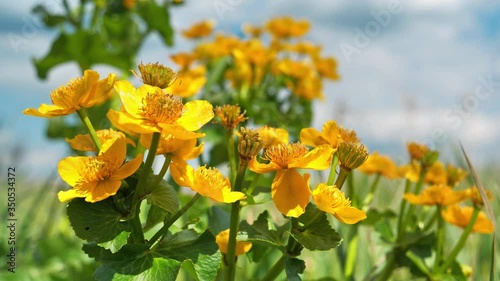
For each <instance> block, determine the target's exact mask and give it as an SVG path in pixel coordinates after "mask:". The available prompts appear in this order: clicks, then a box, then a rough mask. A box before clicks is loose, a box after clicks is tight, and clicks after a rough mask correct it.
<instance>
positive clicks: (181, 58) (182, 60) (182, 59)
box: [170, 52, 198, 69]
mask: <svg viewBox="0 0 500 281" xmlns="http://www.w3.org/2000/svg"><path fill="white" fill-rule="evenodd" d="M170 59H171V60H172V61H173V62H174V63H175V64H177V65H178V66H180V67H181V69H187V68H189V66H190V65H191V64H192V63H193V62H194V61H195V60H196V59H198V55H197V54H195V53H186V52H179V53H177V54H173V55H170Z"/></svg>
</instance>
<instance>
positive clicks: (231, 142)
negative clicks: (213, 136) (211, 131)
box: [226, 129, 237, 184]
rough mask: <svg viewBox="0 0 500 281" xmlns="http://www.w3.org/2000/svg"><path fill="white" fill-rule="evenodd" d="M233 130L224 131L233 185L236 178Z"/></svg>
mask: <svg viewBox="0 0 500 281" xmlns="http://www.w3.org/2000/svg"><path fill="white" fill-rule="evenodd" d="M233 135H234V134H233V130H231V129H228V130H226V141H227V155H228V157H229V170H230V180H231V183H232V184H234V181H235V177H236V169H237V167H236V152H235V148H234V139H233Z"/></svg>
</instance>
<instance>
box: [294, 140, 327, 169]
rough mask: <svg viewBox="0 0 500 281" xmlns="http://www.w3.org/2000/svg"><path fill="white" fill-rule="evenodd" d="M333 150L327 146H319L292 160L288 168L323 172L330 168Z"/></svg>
mask: <svg viewBox="0 0 500 281" xmlns="http://www.w3.org/2000/svg"><path fill="white" fill-rule="evenodd" d="M333 151H334V149H333V148H332V147H331V146H329V145H326V144H325V145H320V146H318V147H316V148H314V149H313V150H311V151H309V152H308V153H307V154H305V155H304V156H302V157H299V158H297V159H294V160H293V161H292V162H291V163H290V164H289V165H288V167H290V168H304V169H313V170H325V169H328V167H330V164H331V161H332V154H333Z"/></svg>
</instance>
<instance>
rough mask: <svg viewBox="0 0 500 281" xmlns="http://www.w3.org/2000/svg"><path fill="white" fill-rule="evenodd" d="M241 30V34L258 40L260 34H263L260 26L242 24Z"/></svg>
mask: <svg viewBox="0 0 500 281" xmlns="http://www.w3.org/2000/svg"><path fill="white" fill-rule="evenodd" d="M241 30H242V31H243V33H245V34H248V35H250V36H251V37H252V38H259V37H260V35H262V33H264V28H263V27H261V26H256V25H251V24H248V23H246V24H243V25H242V26H241Z"/></svg>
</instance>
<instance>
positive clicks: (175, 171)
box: [170, 161, 194, 187]
mask: <svg viewBox="0 0 500 281" xmlns="http://www.w3.org/2000/svg"><path fill="white" fill-rule="evenodd" d="M170 173H171V174H172V178H173V179H174V181H175V182H176V183H177V184H178V185H180V186H188V187H192V186H193V182H194V175H193V173H194V169H193V168H192V167H191V166H189V165H188V164H187V163H186V162H185V161H182V162H173V163H172V164H171V165H170Z"/></svg>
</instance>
